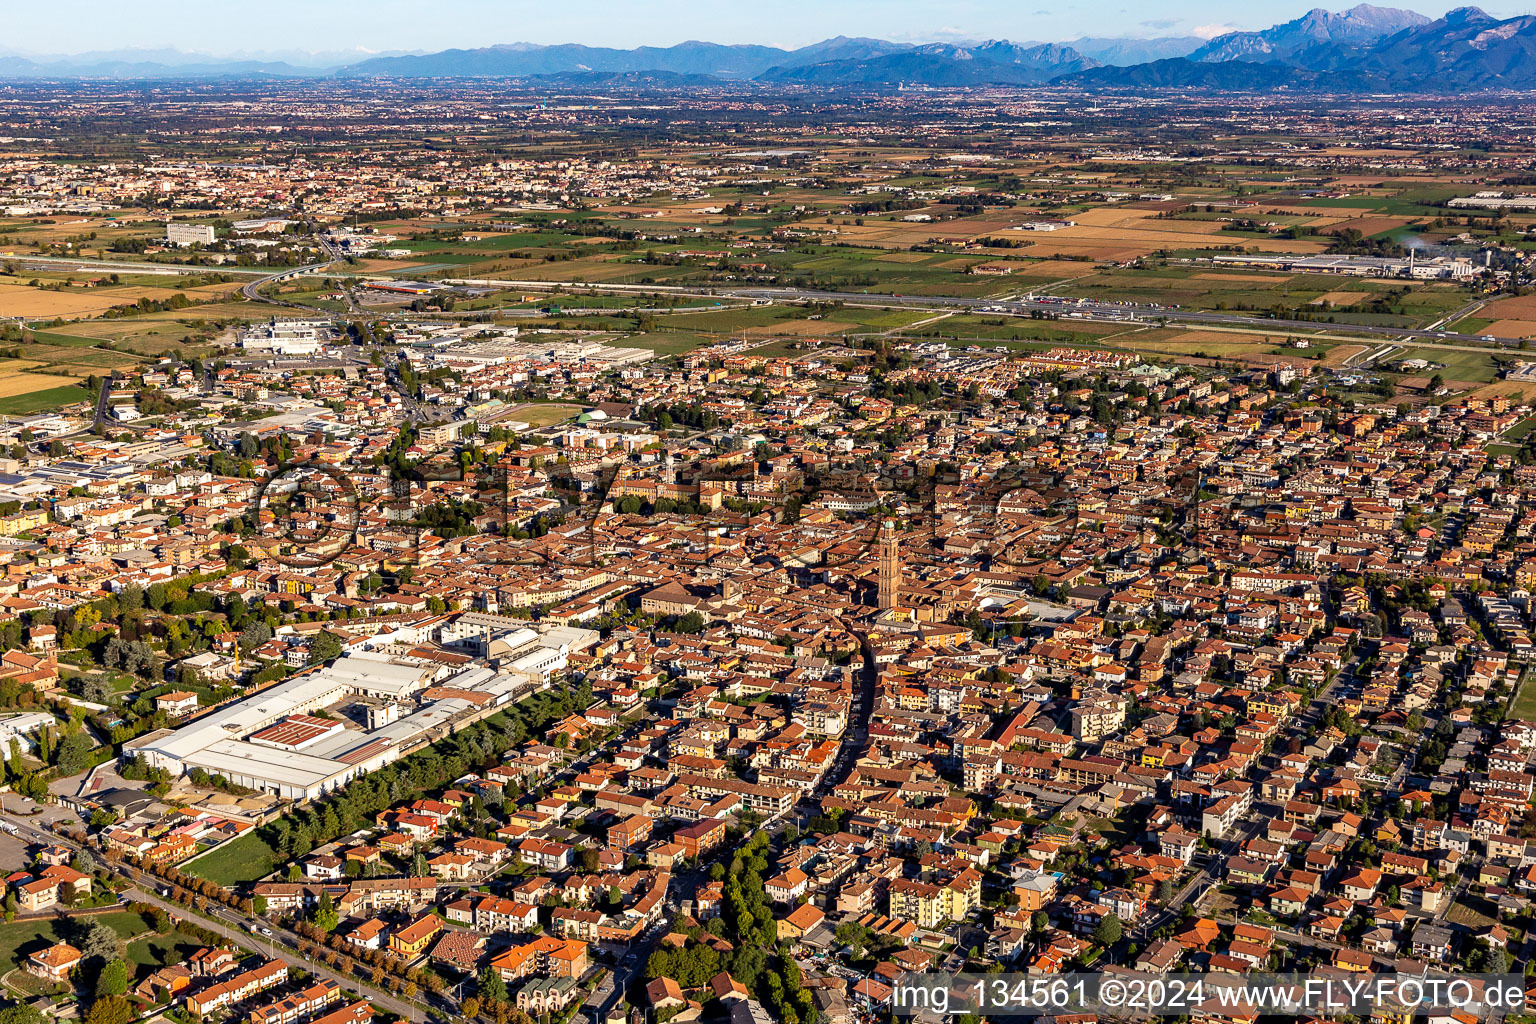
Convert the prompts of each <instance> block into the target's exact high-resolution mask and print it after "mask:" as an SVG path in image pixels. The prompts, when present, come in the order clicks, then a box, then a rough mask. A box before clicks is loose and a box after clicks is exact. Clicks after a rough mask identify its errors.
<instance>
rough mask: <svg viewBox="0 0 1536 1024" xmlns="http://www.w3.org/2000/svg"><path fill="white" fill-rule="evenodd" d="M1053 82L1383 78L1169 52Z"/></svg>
mask: <svg viewBox="0 0 1536 1024" xmlns="http://www.w3.org/2000/svg"><path fill="white" fill-rule="evenodd" d="M1053 84H1055V85H1076V86H1081V87H1083V88H1089V89H1093V88H1108V89H1127V88H1141V89H1172V88H1182V89H1220V90H1223V91H1226V92H1252V91H1257V90H1260V89H1275V88H1280V87H1282V86H1283V87H1285V88H1287V89H1299V90H1309V91H1319V92H1324V91H1326V92H1353V91H1358V90H1362V89H1380V88H1382V87H1383V86H1384V83H1381V82H1371V81H1369V80H1367V79H1365V78H1364V77H1362V76H1359V75H1346V74H1342V73H1339V74H1335V73H1332V72H1323V71H1309V70H1307V69H1305V68H1293V67H1288V66H1286V65H1283V64H1279V65H1277V64H1265V63H1260V62H1258V61H1244V60H1230V61H1222V62H1220V63H1216V64H1211V63H1203V62H1201V61H1195V60H1190V59H1189V58H1187V57H1172V58H1169V59H1168V60H1158V61H1152V62H1151V63H1148V64H1137V65H1135V66H1133V67H1128V68H1116V67H1101V68H1094V69H1092V70H1089V71H1084V72H1079V73H1076V74H1070V75H1062V76H1061V77H1059V78H1057V79H1055V80H1054V82H1053Z"/></svg>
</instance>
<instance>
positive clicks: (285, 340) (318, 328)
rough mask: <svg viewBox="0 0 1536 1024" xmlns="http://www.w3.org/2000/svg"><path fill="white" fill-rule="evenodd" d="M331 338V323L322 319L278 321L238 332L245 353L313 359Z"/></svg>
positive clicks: (271, 321)
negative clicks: (309, 357) (311, 357)
mask: <svg viewBox="0 0 1536 1024" xmlns="http://www.w3.org/2000/svg"><path fill="white" fill-rule="evenodd" d="M330 336H331V322H330V321H329V320H324V319H319V318H315V319H307V320H278V319H276V318H273V319H272V320H270V321H268V322H267V323H264V324H256V325H254V326H252V327H248V328H246V329H245V330H243V331H241V332H240V347H241V348H243V349H245V350H246V351H248V352H269V353H272V354H274V355H282V356H312V355H314V354H315V353H317V352H319V351H320V347H321V346H322V345H323V344H324V343H325V341H326V340H327V339H328V338H329V337H330Z"/></svg>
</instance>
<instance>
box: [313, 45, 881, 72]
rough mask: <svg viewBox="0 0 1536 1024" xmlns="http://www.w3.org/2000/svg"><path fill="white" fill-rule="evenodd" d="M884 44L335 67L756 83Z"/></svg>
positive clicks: (583, 49)
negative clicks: (774, 72) (780, 71)
mask: <svg viewBox="0 0 1536 1024" xmlns="http://www.w3.org/2000/svg"><path fill="white" fill-rule="evenodd" d="M907 48H908V47H906V46H904V45H902V44H900V43H891V42H887V41H885V40H883V39H853V38H849V37H847V36H838V37H836V38H834V39H826V40H823V41H822V42H819V43H812V44H811V45H809V46H803V47H801V48H800V49H798V50H781V49H779V48H778V47H774V46H725V45H722V44H720V43H702V42H696V41H690V42H686V43H678V44H677V45H676V46H667V47H656V46H640V47H636V48H635V49H633V50H617V49H612V48H609V47H601V46H582V45H580V44H576V43H565V44H561V45H556V46H537V45H534V44H531V43H513V44H510V45H503V46H488V47H485V48H483V49H477V50H444V51H442V52H441V53H428V54H423V55H420V56H407V57H379V58H375V59H373V60H366V61H363V62H362V63H360V64H354V65H351V66H349V67H344V68H341V69H340V70H339V71H338V72H337V74H338V75H341V76H343V77H365V76H379V77H391V78H485V77H492V78H524V77H527V76H530V75H558V74H565V73H586V72H645V71H669V72H673V73H675V74H681V75H710V76H712V77H714V78H719V79H725V80H733V79H737V80H739V79H748V78H755V77H757V76H758V75H760V74H762V73H763V72H765V71H767V70H768V69H769V68H772V67H796V66H799V65H802V64H815V63H820V62H824V61H829V60H856V59H865V58H869V57H878V56H881V55H884V54H888V53H895V52H898V51H901V50H905V49H907Z"/></svg>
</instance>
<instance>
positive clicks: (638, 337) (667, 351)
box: [603, 333, 709, 356]
mask: <svg viewBox="0 0 1536 1024" xmlns="http://www.w3.org/2000/svg"><path fill="white" fill-rule="evenodd" d="M708 343H709V339H708V338H703V337H700V336H699V335H697V334H682V333H677V334H673V333H662V334H635V335H631V336H629V337H621V338H609V339H607V340H606V341H604V342H603V344H604V345H607V346H609V347H610V348H648V349H650V350H651V351H652V352H655V353H656V354H657V355H659V356H676V355H682V354H683V353H684V352H692V351H693V350H694V349H696V348H698V347H699V346H700V345H707V344H708Z"/></svg>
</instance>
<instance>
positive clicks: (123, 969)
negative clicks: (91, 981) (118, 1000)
mask: <svg viewBox="0 0 1536 1024" xmlns="http://www.w3.org/2000/svg"><path fill="white" fill-rule="evenodd" d="M127 993H128V965H127V964H125V963H123V962H122V961H121V960H109V961H108V962H107V965H106V966H105V967H103V968H102V969H101V973H100V974H98V975H97V976H96V998H97V999H100V998H102V997H103V996H121V995H126V994H127Z"/></svg>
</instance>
